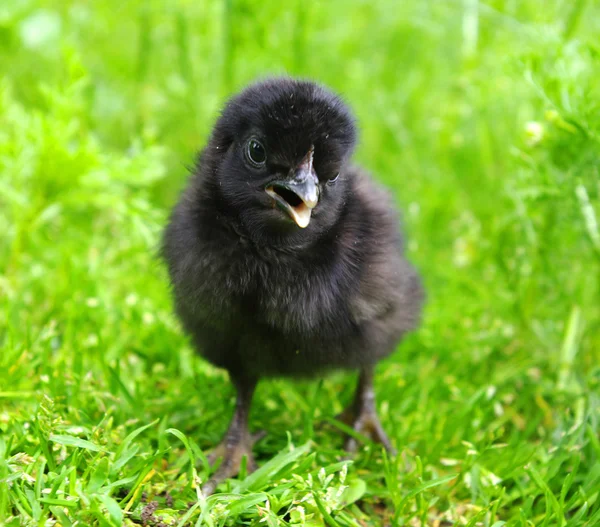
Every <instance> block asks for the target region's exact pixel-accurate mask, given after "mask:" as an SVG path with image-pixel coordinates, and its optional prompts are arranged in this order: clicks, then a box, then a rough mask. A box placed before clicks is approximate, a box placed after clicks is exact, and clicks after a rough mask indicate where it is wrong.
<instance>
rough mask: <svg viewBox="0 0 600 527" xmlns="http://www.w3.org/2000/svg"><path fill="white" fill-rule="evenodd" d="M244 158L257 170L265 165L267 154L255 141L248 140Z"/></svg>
mask: <svg viewBox="0 0 600 527" xmlns="http://www.w3.org/2000/svg"><path fill="white" fill-rule="evenodd" d="M246 157H247V158H248V161H250V164H251V165H253V166H255V167H256V168H259V167H261V166H263V165H264V164H265V161H266V160H267V152H266V151H265V147H264V146H263V145H262V144H261V143H260V142H259V141H257V140H256V139H250V141H248V144H247V146H246Z"/></svg>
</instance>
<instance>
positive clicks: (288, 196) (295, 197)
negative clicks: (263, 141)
mask: <svg viewBox="0 0 600 527" xmlns="http://www.w3.org/2000/svg"><path fill="white" fill-rule="evenodd" d="M314 151H315V150H314V147H312V146H311V147H310V150H309V151H308V153H307V154H306V155H305V156H304V158H303V159H302V161H300V164H299V165H298V166H297V167H296V169H295V171H294V176H293V178H292V179H289V180H285V181H272V182H271V183H269V184H268V185H267V187H266V188H265V192H266V193H267V194H268V195H269V196H271V197H272V198H273V199H274V201H275V203H276V204H277V206H278V207H279V208H281V209H282V210H283V211H285V212H286V213H287V214H289V216H290V217H291V218H292V219H293V220H294V221H295V222H296V225H298V227H300V228H301V229H304V228H305V227H307V226H308V224H309V223H310V215H311V212H312V209H314V208H315V207H316V206H317V204H318V202H319V179H318V178H317V175H316V174H315V171H314V169H313V166H312V165H313V155H314Z"/></svg>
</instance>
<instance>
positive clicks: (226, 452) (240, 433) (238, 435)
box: [202, 378, 263, 496]
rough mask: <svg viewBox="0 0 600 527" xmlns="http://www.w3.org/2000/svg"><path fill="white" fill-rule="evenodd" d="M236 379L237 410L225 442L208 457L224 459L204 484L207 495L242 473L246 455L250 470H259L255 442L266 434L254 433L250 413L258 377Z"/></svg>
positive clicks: (203, 490)
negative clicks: (243, 459) (249, 418)
mask: <svg viewBox="0 0 600 527" xmlns="http://www.w3.org/2000/svg"><path fill="white" fill-rule="evenodd" d="M232 381H233V383H234V385H235V388H236V390H237V397H236V401H235V410H234V413H233V418H232V419H231V423H230V424H229V428H228V429H227V432H225V436H224V437H223V439H222V440H221V443H220V444H219V445H218V446H217V447H216V448H215V449H214V450H213V451H212V453H211V454H210V455H209V456H208V460H209V462H210V464H211V465H212V464H213V463H214V462H215V461H216V460H217V459H219V458H222V461H221V465H220V466H219V468H218V469H217V471H216V472H215V473H214V474H213V475H212V477H211V478H210V479H209V480H208V481H207V482H206V483H205V484H204V485H203V486H202V492H203V494H204V495H205V496H208V495H210V494H212V493H213V492H214V491H215V489H216V488H217V486H218V485H219V483H221V482H222V481H224V480H226V479H227V478H231V477H233V476H235V475H237V474H238V473H239V471H240V465H241V463H242V458H243V457H244V456H246V467H247V470H248V473H250V472H252V471H254V470H255V469H256V463H255V461H254V457H253V455H252V445H253V444H254V443H255V442H256V441H258V439H260V437H262V435H263V434H262V433H259V434H256V435H252V434H250V431H249V430H248V414H249V413H250V404H251V402H252V395H253V394H254V389H255V388H256V380H254V379H252V380H249V379H237V378H232Z"/></svg>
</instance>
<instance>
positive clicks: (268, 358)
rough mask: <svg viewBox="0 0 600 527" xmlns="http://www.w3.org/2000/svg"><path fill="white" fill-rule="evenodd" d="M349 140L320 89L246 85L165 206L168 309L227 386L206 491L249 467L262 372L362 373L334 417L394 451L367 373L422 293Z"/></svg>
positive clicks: (348, 124)
mask: <svg viewBox="0 0 600 527" xmlns="http://www.w3.org/2000/svg"><path fill="white" fill-rule="evenodd" d="M355 142H356V129H355V125H354V119H353V117H352V116H351V114H350V112H349V110H348V108H347V107H346V105H345V104H344V103H343V102H342V101H341V99H340V98H338V97H337V96H335V95H334V94H332V93H331V92H329V91H328V90H326V89H325V88H323V87H321V86H318V85H316V84H314V83H312V82H305V81H299V80H294V79H289V78H281V79H271V80H267V81H265V82H260V83H257V84H254V85H252V86H250V87H248V88H247V89H245V90H244V91H242V92H241V93H240V94H238V95H237V96H235V97H233V98H232V99H231V100H230V101H229V102H228V103H227V105H226V107H225V109H224V110H223V112H222V115H221V116H220V118H219V119H218V121H217V123H216V125H215V127H214V130H213V132H212V135H211V137H210V140H209V142H208V145H207V146H206V148H205V149H204V150H203V152H202V153H201V154H200V156H199V158H198V162H197V164H196V167H195V170H194V172H193V174H192V176H191V178H190V181H189V184H188V187H187V188H186V189H185V191H184V192H183V194H182V196H181V198H180V201H179V203H178V204H177V206H176V207H175V209H174V210H173V213H172V215H171V218H170V222H169V225H168V227H167V228H166V231H165V233H164V240H163V254H164V258H165V259H166V261H167V264H168V268H169V273H170V276H171V281H172V286H173V293H174V297H175V305H176V310H177V314H178V315H179V317H180V319H181V321H182V323H183V326H184V328H185V330H186V331H187V333H189V335H190V336H191V338H192V339H193V342H194V344H195V346H196V348H197V349H198V351H199V352H200V353H201V354H202V355H203V356H204V357H205V358H207V359H208V360H209V361H210V362H212V363H213V364H214V365H216V366H219V367H221V368H225V369H226V370H227V371H228V372H229V375H230V377H231V380H232V382H233V384H234V385H235V387H236V390H237V401H236V407H235V412H234V416H233V419H232V421H231V424H230V426H229V429H228V430H227V432H226V434H225V436H224V438H223V441H222V442H221V444H220V445H219V446H218V447H217V448H216V449H215V451H214V452H213V455H212V460H214V459H216V458H217V457H220V456H223V461H222V463H221V465H220V467H219V469H218V471H217V472H216V474H214V475H213V477H212V479H211V480H209V481H208V482H207V483H206V484H205V485H204V488H203V491H204V492H205V493H206V494H210V493H212V492H214V490H215V488H216V486H217V484H218V483H219V482H221V481H222V480H224V479H225V478H228V477H232V476H234V475H235V474H236V473H237V472H238V470H239V464H240V461H241V459H242V456H244V455H245V456H247V466H248V468H249V469H250V470H252V469H253V468H254V467H255V464H254V460H253V457H252V444H253V437H252V435H251V434H250V433H249V430H248V425H247V418H248V413H249V408H250V403H251V399H252V394H253V392H254V388H255V386H256V383H257V381H258V380H259V379H260V378H262V377H270V376H290V377H299V376H314V375H317V374H321V373H324V372H326V371H328V370H333V369H358V370H360V372H361V373H360V378H359V383H358V388H357V392H356V396H355V399H354V401H353V403H352V404H351V405H350V406H349V407H348V409H347V410H346V411H345V412H344V413H343V414H342V417H341V418H342V419H343V420H344V421H345V422H346V423H347V424H348V425H349V426H352V427H353V428H354V429H355V430H356V431H358V432H361V433H363V434H367V435H370V436H371V438H372V439H373V440H375V441H379V442H381V443H382V444H383V445H384V446H385V447H386V448H387V449H388V450H392V447H391V444H390V441H389V440H388V438H387V436H386V434H385V432H384V431H383V429H382V427H381V425H380V423H379V420H378V418H377V414H376V411H375V397H374V392H373V384H372V380H373V367H374V365H375V363H376V362H377V361H378V360H379V359H381V358H382V357H385V356H386V355H388V354H389V353H391V352H392V351H393V350H394V348H395V347H396V345H397V344H398V342H399V341H400V339H401V338H402V336H403V335H404V334H405V333H406V332H407V331H409V330H411V329H413V328H415V326H416V325H417V323H418V320H419V316H420V311H421V304H422V289H421V285H420V280H419V277H418V275H417V273H416V271H415V270H414V269H413V267H412V266H411V265H410V264H409V263H408V262H407V261H406V259H405V258H404V256H403V241H402V236H401V234H400V232H399V229H398V220H397V217H396V215H395V212H394V208H393V206H392V204H391V202H390V199H389V197H388V195H387V194H386V192H385V191H383V190H382V189H381V188H380V187H379V186H378V185H377V184H375V183H374V182H373V180H371V179H370V178H369V177H368V175H367V174H365V173H364V172H363V171H362V170H360V169H359V168H356V167H353V166H351V165H350V164H349V160H350V156H351V154H352V151H353V149H354V146H355ZM346 446H347V448H348V449H350V450H352V449H354V448H356V444H355V443H354V442H353V441H352V439H350V440H349V441H348V442H347V445H346Z"/></svg>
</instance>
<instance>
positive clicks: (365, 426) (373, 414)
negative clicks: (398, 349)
mask: <svg viewBox="0 0 600 527" xmlns="http://www.w3.org/2000/svg"><path fill="white" fill-rule="evenodd" d="M337 419H338V420H340V421H342V422H343V423H345V424H346V425H348V426H349V427H351V428H352V429H353V430H354V431H356V432H358V433H359V434H363V435H365V436H367V437H370V438H371V439H372V440H373V441H375V442H376V443H381V444H382V445H383V446H384V447H385V449H386V450H387V451H388V452H389V453H390V454H392V455H395V453H396V451H395V450H394V447H392V444H391V443H390V440H389V438H388V436H387V434H386V433H385V430H384V429H383V427H382V426H381V423H380V422H379V417H377V410H376V408H375V390H374V389H373V367H372V366H367V367H365V368H363V369H362V370H361V372H360V376H359V379H358V386H357V387H356V394H355V396H354V401H353V402H352V403H351V404H350V405H349V406H348V407H347V408H346V409H345V410H344V411H343V412H342V413H341V414H340V415H339V416H338V418H337ZM344 448H345V449H346V451H348V452H356V450H357V448H358V443H357V440H356V439H355V438H354V437H348V438H347V439H346V444H345V446H344Z"/></svg>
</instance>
